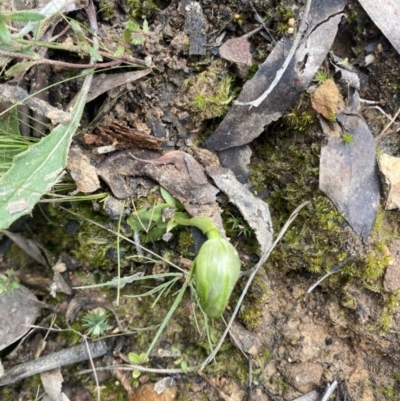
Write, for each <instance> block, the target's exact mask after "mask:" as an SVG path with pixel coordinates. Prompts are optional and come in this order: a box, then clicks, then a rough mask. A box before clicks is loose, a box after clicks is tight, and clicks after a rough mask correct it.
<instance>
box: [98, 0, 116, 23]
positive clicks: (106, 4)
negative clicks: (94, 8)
mask: <svg viewBox="0 0 400 401" xmlns="http://www.w3.org/2000/svg"><path fill="white" fill-rule="evenodd" d="M115 3H116V2H115V0H100V1H99V12H100V15H101V17H102V18H103V19H104V20H106V21H109V20H110V19H111V18H113V17H114V15H115V7H116V4H115Z"/></svg>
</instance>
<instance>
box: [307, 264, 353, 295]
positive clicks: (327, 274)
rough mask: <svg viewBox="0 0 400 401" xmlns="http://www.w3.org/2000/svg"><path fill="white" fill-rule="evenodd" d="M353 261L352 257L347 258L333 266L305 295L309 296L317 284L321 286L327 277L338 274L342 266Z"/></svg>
mask: <svg viewBox="0 0 400 401" xmlns="http://www.w3.org/2000/svg"><path fill="white" fill-rule="evenodd" d="M354 259H355V257H354V256H349V257H348V258H346V259H344V260H343V261H342V262H341V263H339V264H338V265H336V266H334V267H333V268H332V269H331V270H330V271H329V272H328V273H326V274H324V275H323V276H322V277H321V278H319V279H318V280H317V281H316V282H315V283H314V284H313V285H311V286H310V288H309V289H308V290H307V294H310V293H311V292H312V291H313V290H314V289H315V288H316V287H317V286H318V285H319V284H321V283H322V282H323V281H324V280H325V279H326V278H327V277H329V276H330V275H332V274H335V273H339V272H340V271H341V270H342V268H343V266H345V265H347V264H348V263H349V262H351V261H353V260H354Z"/></svg>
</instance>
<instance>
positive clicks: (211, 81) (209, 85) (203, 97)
mask: <svg viewBox="0 0 400 401" xmlns="http://www.w3.org/2000/svg"><path fill="white" fill-rule="evenodd" d="M183 88H184V90H185V92H184V95H183V98H182V103H183V106H184V107H187V108H188V109H189V110H190V112H191V113H192V114H193V115H194V117H195V119H196V120H197V121H203V120H208V119H211V118H215V117H220V116H222V115H224V114H225V113H226V112H227V111H228V110H229V107H230V106H229V105H230V103H231V102H232V100H233V99H234V96H235V91H234V88H233V76H232V75H231V74H230V73H229V72H228V71H227V70H226V69H224V68H223V66H222V63H221V62H220V61H216V62H214V63H213V64H211V65H210V66H209V67H208V68H207V69H206V70H205V71H204V72H202V73H200V74H198V75H197V76H196V77H195V78H190V79H188V80H186V81H185V82H184V87H183Z"/></svg>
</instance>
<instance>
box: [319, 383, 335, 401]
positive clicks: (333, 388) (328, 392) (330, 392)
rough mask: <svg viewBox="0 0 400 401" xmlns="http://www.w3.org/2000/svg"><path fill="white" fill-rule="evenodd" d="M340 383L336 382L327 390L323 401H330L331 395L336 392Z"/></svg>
mask: <svg viewBox="0 0 400 401" xmlns="http://www.w3.org/2000/svg"><path fill="white" fill-rule="evenodd" d="M337 385H338V382H337V381H336V380H335V381H334V382H333V383H332V384H331V385H330V386H329V387H328V389H327V390H326V392H325V394H324V396H323V397H322V399H321V401H328V400H329V397H330V396H331V394H332V393H333V392H334V391H335V389H336V387H337Z"/></svg>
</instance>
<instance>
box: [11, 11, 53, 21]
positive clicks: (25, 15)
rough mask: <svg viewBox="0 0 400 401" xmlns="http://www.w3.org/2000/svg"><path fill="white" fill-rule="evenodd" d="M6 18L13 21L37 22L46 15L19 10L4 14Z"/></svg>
mask: <svg viewBox="0 0 400 401" xmlns="http://www.w3.org/2000/svg"><path fill="white" fill-rule="evenodd" d="M6 18H7V19H9V20H10V21H15V22H37V21H42V20H43V19H45V18H46V16H45V15H43V14H40V13H36V12H34V11H19V12H16V13H12V14H6Z"/></svg>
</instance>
